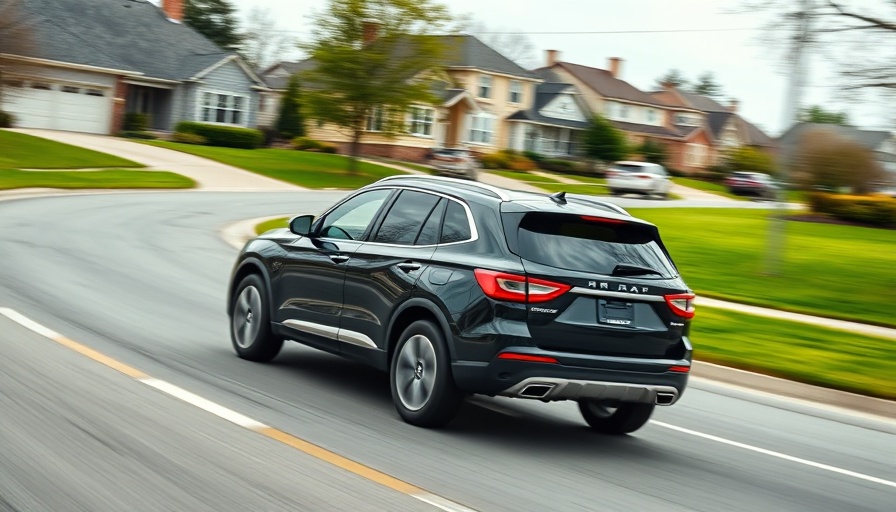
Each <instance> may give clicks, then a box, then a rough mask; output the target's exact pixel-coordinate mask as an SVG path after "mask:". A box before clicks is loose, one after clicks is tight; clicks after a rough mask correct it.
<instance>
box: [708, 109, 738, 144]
mask: <svg viewBox="0 0 896 512" xmlns="http://www.w3.org/2000/svg"><path fill="white" fill-rule="evenodd" d="M706 117H707V121H708V124H709V133H710V135H712V138H714V139H717V138H719V136H720V135H721V134H722V128H724V127H725V125H726V124H728V121H730V120H731V118H732V117H734V112H710V113H709V114H708V115H707V116H706Z"/></svg>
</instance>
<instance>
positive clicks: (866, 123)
mask: <svg viewBox="0 0 896 512" xmlns="http://www.w3.org/2000/svg"><path fill="white" fill-rule="evenodd" d="M232 1H233V3H234V5H236V6H237V7H238V8H239V9H240V13H241V15H242V16H243V17H245V16H246V15H247V14H248V12H249V10H250V9H251V8H252V7H260V8H263V9H269V10H270V11H271V12H272V13H273V14H274V16H275V17H276V19H277V20H278V29H280V30H283V31H285V32H284V33H289V34H290V35H294V36H295V37H297V38H307V37H308V35H309V33H310V20H309V19H308V16H307V15H308V14H309V13H310V12H312V11H313V10H315V9H318V10H319V9H323V8H324V7H325V6H326V5H327V0H300V1H297V0H232ZM442 1H443V2H444V3H445V4H447V5H448V6H449V8H450V9H451V11H452V13H453V14H456V15H460V14H467V13H469V14H472V16H473V17H474V19H476V20H477V21H481V22H483V23H485V24H487V25H488V26H489V28H494V29H500V30H505V31H514V32H524V33H527V34H529V37H530V39H531V40H532V41H533V42H534V44H535V46H536V48H537V52H538V55H537V56H536V57H537V59H538V62H539V63H542V62H543V59H544V56H543V54H544V50H547V49H556V50H560V52H561V59H562V60H564V61H568V62H574V63H577V64H583V65H587V66H594V67H600V68H605V67H606V63H607V58H608V57H621V58H622V59H623V60H624V62H623V65H622V76H621V78H622V79H624V80H626V81H628V82H630V83H631V84H632V85H634V86H636V87H638V88H640V89H642V90H650V89H652V88H653V87H654V83H655V79H656V78H657V77H659V76H661V75H662V74H664V73H665V72H666V71H668V70H669V69H671V68H678V69H679V70H681V71H682V72H683V73H684V74H685V75H686V76H687V77H688V78H691V79H694V78H696V77H697V76H698V75H699V74H701V73H703V72H704V71H712V72H713V73H714V74H715V76H716V79H717V81H718V82H719V83H720V84H721V85H722V86H723V88H724V92H725V94H726V96H727V97H731V98H736V99H737V100H738V101H739V102H740V113H741V115H743V116H744V117H746V118H747V119H749V120H750V121H752V122H754V123H756V124H758V125H760V126H761V127H763V128H765V129H766V130H767V131H769V132H770V134H772V135H778V134H779V133H780V132H781V131H782V130H783V129H784V127H785V125H786V123H785V120H784V119H783V118H784V96H785V92H786V86H787V77H786V76H785V75H784V73H783V72H782V66H781V65H780V63H779V62H777V61H776V60H775V59H776V58H777V57H776V56H775V55H772V53H771V51H770V49H769V48H768V46H766V45H764V44H763V43H762V42H761V41H760V40H759V36H760V34H761V31H759V30H757V29H758V28H759V27H760V26H762V25H763V22H764V15H763V14H756V13H746V14H732V13H730V12H728V11H731V10H732V8H734V7H736V6H737V3H738V2H736V0H674V1H670V0H624V1H623V0H616V1H612V2H611V1H607V0H442ZM691 29H695V30H706V29H741V30H725V31H719V32H677V33H636V34H569V32H595V31H639V30H691ZM744 29H745V30H744ZM539 32H542V34H539ZM543 32H567V33H566V34H543ZM291 56H292V57H293V58H295V57H297V56H298V55H297V54H293V55H291ZM824 66H825V63H824V62H822V59H813V60H810V79H809V81H808V82H809V86H808V87H807V88H806V92H805V101H804V102H803V104H806V105H811V104H821V105H825V106H828V107H831V108H833V109H837V110H847V111H848V112H849V114H850V118H851V120H852V121H853V122H854V123H855V124H858V125H861V126H862V127H864V128H878V129H881V128H884V129H893V128H896V127H894V126H893V119H894V115H896V112H894V110H893V107H892V106H889V107H884V106H883V105H882V104H881V103H879V102H873V103H872V102H868V101H866V102H864V103H861V102H860V103H853V104H844V103H837V102H835V101H834V99H833V98H834V97H835V96H836V94H835V91H834V90H832V89H831V88H830V86H829V85H827V84H828V83H829V82H830V80H829V78H830V73H831V70H830V69H825V68H824Z"/></svg>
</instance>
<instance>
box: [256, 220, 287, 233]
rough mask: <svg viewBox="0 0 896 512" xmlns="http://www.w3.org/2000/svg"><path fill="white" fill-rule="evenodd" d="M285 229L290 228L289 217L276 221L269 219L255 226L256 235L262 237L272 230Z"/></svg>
mask: <svg viewBox="0 0 896 512" xmlns="http://www.w3.org/2000/svg"><path fill="white" fill-rule="evenodd" d="M285 227H289V217H278V218H276V219H269V220H266V221H264V222H260V223H258V224H256V225H255V234H256V235H260V234H262V233H264V232H266V231H270V230H272V229H278V228H285Z"/></svg>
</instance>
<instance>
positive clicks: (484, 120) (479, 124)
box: [470, 113, 494, 144]
mask: <svg viewBox="0 0 896 512" xmlns="http://www.w3.org/2000/svg"><path fill="white" fill-rule="evenodd" d="M470 121H471V122H470V142H476V143H480V144H491V143H492V134H493V130H494V119H493V118H492V116H491V115H489V114H485V113H480V114H476V115H474V116H472V117H471V118H470Z"/></svg>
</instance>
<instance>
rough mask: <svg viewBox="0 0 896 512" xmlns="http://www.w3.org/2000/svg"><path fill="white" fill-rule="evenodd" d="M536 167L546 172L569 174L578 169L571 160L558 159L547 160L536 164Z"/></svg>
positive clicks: (575, 163)
mask: <svg viewBox="0 0 896 512" xmlns="http://www.w3.org/2000/svg"><path fill="white" fill-rule="evenodd" d="M538 167H539V168H541V169H544V170H546V171H554V172H569V171H575V170H576V169H578V168H579V164H578V163H577V162H573V161H572V160H563V159H560V158H549V159H547V160H542V161H541V162H539V163H538Z"/></svg>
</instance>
